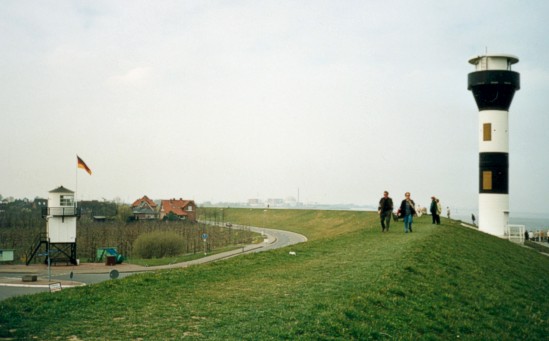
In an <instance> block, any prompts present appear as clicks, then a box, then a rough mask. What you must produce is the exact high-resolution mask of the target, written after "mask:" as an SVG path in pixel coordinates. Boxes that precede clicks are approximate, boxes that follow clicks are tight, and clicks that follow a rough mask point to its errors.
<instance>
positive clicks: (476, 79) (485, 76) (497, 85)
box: [467, 70, 520, 111]
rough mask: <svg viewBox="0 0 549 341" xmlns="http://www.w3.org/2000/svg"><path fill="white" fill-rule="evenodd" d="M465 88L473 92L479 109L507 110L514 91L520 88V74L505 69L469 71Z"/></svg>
mask: <svg viewBox="0 0 549 341" xmlns="http://www.w3.org/2000/svg"><path fill="white" fill-rule="evenodd" d="M467 89H468V90H471V91H472V92H473V96H474V97H475V101H476V102H477V106H478V109H479V110H505V111H508V110H509V107H510V106H511V102H512V101H513V96H514V95H515V91H516V90H518V89H520V74H519V73H518V72H514V71H506V70H489V71H476V72H471V73H470V74H469V76H468V84H467Z"/></svg>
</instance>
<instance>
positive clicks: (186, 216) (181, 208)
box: [160, 198, 196, 221]
mask: <svg viewBox="0 0 549 341" xmlns="http://www.w3.org/2000/svg"><path fill="white" fill-rule="evenodd" d="M170 213H171V214H172V215H175V216H176V217H178V218H179V219H182V220H190V221H196V204H195V203H194V201H193V200H183V199H181V198H180V199H179V200H176V199H170V200H162V202H161V203H160V219H164V218H165V217H167V216H169V215H170Z"/></svg>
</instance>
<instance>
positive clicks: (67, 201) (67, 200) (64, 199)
mask: <svg viewBox="0 0 549 341" xmlns="http://www.w3.org/2000/svg"><path fill="white" fill-rule="evenodd" d="M72 200H73V196H72V195H62V196H61V202H60V204H61V206H72Z"/></svg>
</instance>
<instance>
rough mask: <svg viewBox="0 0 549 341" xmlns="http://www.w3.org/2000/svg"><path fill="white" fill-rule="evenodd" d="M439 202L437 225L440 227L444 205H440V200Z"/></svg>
mask: <svg viewBox="0 0 549 341" xmlns="http://www.w3.org/2000/svg"><path fill="white" fill-rule="evenodd" d="M436 200H437V225H440V215H441V214H442V205H440V200H438V199H436Z"/></svg>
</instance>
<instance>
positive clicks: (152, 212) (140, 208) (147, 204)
mask: <svg viewBox="0 0 549 341" xmlns="http://www.w3.org/2000/svg"><path fill="white" fill-rule="evenodd" d="M131 208H132V213H133V217H134V219H135V220H150V219H158V215H159V210H158V205H157V204H156V203H155V202H154V201H152V200H151V199H149V198H148V197H147V196H146V195H144V196H143V198H141V199H137V200H136V201H134V202H133V204H132V205H131Z"/></svg>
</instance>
